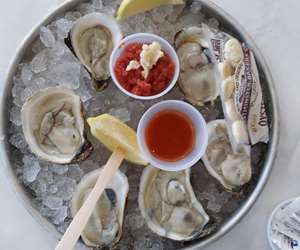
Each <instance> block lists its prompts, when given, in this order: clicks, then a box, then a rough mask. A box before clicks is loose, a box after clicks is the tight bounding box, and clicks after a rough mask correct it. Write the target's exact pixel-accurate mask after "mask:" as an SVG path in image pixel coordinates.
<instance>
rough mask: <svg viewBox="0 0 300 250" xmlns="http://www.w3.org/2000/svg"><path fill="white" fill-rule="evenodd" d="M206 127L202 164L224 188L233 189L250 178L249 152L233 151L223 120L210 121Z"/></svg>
mask: <svg viewBox="0 0 300 250" xmlns="http://www.w3.org/2000/svg"><path fill="white" fill-rule="evenodd" d="M207 128H208V146H207V149H206V153H205V154H204V156H203V157H202V160H203V162H204V165H205V167H206V169H207V171H208V172H209V173H210V174H211V175H212V176H213V177H214V178H216V179H217V180H218V181H219V182H220V183H221V184H222V185H223V186H224V187H225V188H226V189H228V190H230V191H234V190H236V189H237V188H239V187H241V186H243V185H244V184H246V183H247V182H249V181H250V179H251V176H252V169H251V158H250V154H249V153H248V152H243V151H241V152H239V153H234V152H233V149H232V146H231V143H230V140H229V135H228V128H227V124H226V121H225V120H215V121H211V122H209V123H208V124H207Z"/></svg>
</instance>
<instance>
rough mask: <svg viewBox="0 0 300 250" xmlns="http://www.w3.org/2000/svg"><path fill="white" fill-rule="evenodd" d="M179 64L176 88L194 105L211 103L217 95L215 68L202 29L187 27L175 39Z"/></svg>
mask: <svg viewBox="0 0 300 250" xmlns="http://www.w3.org/2000/svg"><path fill="white" fill-rule="evenodd" d="M175 45H176V50H177V54H178V58H179V61H180V75H179V79H178V83H179V86H180V88H181V90H182V91H183V93H184V95H185V98H186V99H187V100H188V101H189V102H191V103H192V104H194V105H200V106H201V105H203V104H204V103H206V102H213V101H214V100H215V99H216V98H217V97H218V96H219V88H218V85H217V82H216V79H215V67H214V64H213V63H212V60H211V55H210V52H209V43H208V38H207V37H206V34H205V31H204V28H202V27H188V28H184V29H183V30H181V31H180V32H178V33H177V34H176V36H175Z"/></svg>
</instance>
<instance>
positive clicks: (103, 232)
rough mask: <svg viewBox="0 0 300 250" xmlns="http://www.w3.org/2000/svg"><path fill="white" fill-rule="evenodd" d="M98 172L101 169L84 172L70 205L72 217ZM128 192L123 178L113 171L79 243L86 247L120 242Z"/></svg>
mask: <svg viewBox="0 0 300 250" xmlns="http://www.w3.org/2000/svg"><path fill="white" fill-rule="evenodd" d="M100 172H101V169H97V170H94V171H92V172H90V173H88V174H87V175H85V176H84V177H83V179H82V180H81V182H80V183H79V184H78V186H77V188H76V190H75V192H74V195H73V198H72V202H71V213H72V216H73V217H74V216H75V215H76V213H77V211H78V210H79V209H80V207H81V206H82V205H83V203H84V201H85V200H86V198H87V197H88V195H89V193H90V192H91V190H92V188H93V187H94V185H95V183H96V181H97V178H98V176H99V174H100ZM128 190H129V185H128V180H127V177H126V176H125V175H124V174H123V173H122V172H120V171H117V172H116V174H115V176H114V177H113V179H112V180H111V181H110V183H109V184H108V185H107V187H106V188H105V192H104V193H103V194H102V195H101V197H100V199H99V201H98V203H97V205H96V207H95V209H94V212H93V214H92V215H91V217H90V219H89V221H88V223H87V225H86V227H85V229H84V230H83V231H82V233H81V237H82V240H83V241H84V243H85V244H86V245H87V246H91V247H101V246H111V245H114V244H115V243H117V242H118V241H119V240H120V237H121V235H122V225H123V219H124V209H125V205H126V199H127V194H128Z"/></svg>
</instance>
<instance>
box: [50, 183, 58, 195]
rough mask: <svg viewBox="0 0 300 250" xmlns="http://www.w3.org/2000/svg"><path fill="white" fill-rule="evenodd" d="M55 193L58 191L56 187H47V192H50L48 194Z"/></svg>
mask: <svg viewBox="0 0 300 250" xmlns="http://www.w3.org/2000/svg"><path fill="white" fill-rule="evenodd" d="M57 191H58V188H57V186H55V185H51V186H50V187H49V192H50V194H55V193H56V192H57Z"/></svg>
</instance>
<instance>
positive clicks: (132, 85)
mask: <svg viewBox="0 0 300 250" xmlns="http://www.w3.org/2000/svg"><path fill="white" fill-rule="evenodd" d="M142 46H143V44H142V43H131V44H129V45H127V46H126V47H125V49H124V51H123V52H122V54H121V55H120V57H119V58H118V60H117V62H116V65H115V69H114V70H115V74H116V78H117V80H118V81H119V83H120V84H121V85H122V87H123V88H124V89H126V90H127V91H129V92H131V93H133V94H135V95H139V96H152V95H156V94H159V93H160V92H162V91H163V90H165V89H166V88H167V87H168V85H169V84H170V83H171V81H172V78H173V76H174V72H175V64H174V63H173V62H172V60H171V58H170V57H169V55H168V54H167V53H165V52H164V56H163V57H161V58H160V59H159V60H158V61H157V63H156V64H155V65H154V66H153V68H152V69H151V70H150V73H149V75H148V77H147V79H144V78H143V76H142V71H143V68H142V67H140V68H138V69H136V70H130V71H126V67H127V65H128V64H129V62H130V61H131V60H137V61H140V53H141V51H142Z"/></svg>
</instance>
